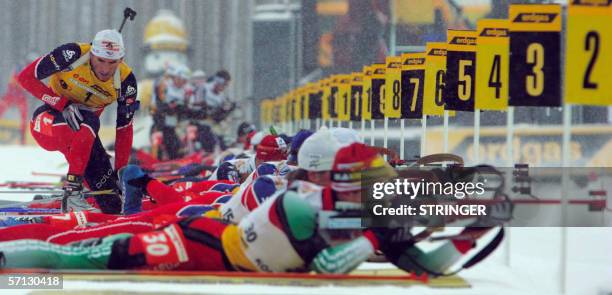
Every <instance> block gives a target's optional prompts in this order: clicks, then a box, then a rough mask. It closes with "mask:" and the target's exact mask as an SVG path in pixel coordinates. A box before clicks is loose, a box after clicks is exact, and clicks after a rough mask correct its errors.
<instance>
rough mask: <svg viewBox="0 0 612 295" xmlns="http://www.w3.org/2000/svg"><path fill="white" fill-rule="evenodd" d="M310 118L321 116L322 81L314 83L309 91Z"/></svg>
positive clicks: (314, 118)
mask: <svg viewBox="0 0 612 295" xmlns="http://www.w3.org/2000/svg"><path fill="white" fill-rule="evenodd" d="M308 118H310V119H311V120H316V119H320V118H321V81H317V82H314V83H312V85H311V87H310V91H308Z"/></svg>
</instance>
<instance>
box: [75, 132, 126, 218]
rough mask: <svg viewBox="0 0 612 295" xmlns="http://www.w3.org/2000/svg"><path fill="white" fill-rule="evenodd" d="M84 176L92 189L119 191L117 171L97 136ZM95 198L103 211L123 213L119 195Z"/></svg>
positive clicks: (97, 196)
mask: <svg viewBox="0 0 612 295" xmlns="http://www.w3.org/2000/svg"><path fill="white" fill-rule="evenodd" d="M81 130H82V128H81ZM84 178H85V181H86V182H87V184H88V185H89V187H90V189H91V190H95V191H97V190H109V189H110V190H115V191H119V188H118V187H117V173H116V172H115V170H114V169H113V166H112V165H111V162H110V157H109V156H108V154H107V153H106V150H105V149H104V146H102V142H101V141H100V139H99V138H96V140H95V141H94V143H93V146H92V148H91V155H90V156H89V161H88V163H87V168H86V169H85V175H84ZM95 199H96V202H97V203H98V205H99V206H100V209H101V210H102V212H103V213H107V214H119V213H121V203H122V202H121V197H120V196H119V195H117V194H111V195H96V196H95Z"/></svg>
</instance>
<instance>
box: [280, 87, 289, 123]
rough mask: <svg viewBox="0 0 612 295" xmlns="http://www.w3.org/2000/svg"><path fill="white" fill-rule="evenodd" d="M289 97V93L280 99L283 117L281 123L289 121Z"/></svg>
mask: <svg viewBox="0 0 612 295" xmlns="http://www.w3.org/2000/svg"><path fill="white" fill-rule="evenodd" d="M290 102H291V95H290V93H285V95H283V98H282V104H283V107H282V108H283V117H282V120H281V122H289V121H291V103H290Z"/></svg>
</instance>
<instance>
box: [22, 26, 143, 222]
mask: <svg viewBox="0 0 612 295" xmlns="http://www.w3.org/2000/svg"><path fill="white" fill-rule="evenodd" d="M124 55H125V48H124V45H123V38H122V36H121V34H120V33H118V32H117V31H116V30H104V31H101V32H98V33H97V34H96V36H95V38H94V40H93V42H92V43H91V45H90V44H85V43H68V44H64V45H61V46H59V47H57V48H56V49H54V50H53V51H51V52H50V53H48V54H46V55H44V56H42V57H40V58H38V59H36V60H35V61H34V62H33V63H31V64H30V65H28V66H27V67H25V68H24V69H23V70H22V71H21V73H20V74H19V76H18V80H19V83H20V84H21V86H22V87H23V88H25V89H26V90H27V91H29V92H30V93H31V94H32V95H33V96H34V97H36V98H38V99H40V100H41V101H43V102H44V105H42V106H40V107H39V108H38V109H37V110H36V111H35V112H34V115H33V117H32V121H30V131H31V133H32V136H33V137H34V139H35V140H36V142H38V144H39V145H40V146H41V147H42V148H44V149H46V150H49V151H60V152H61V153H62V154H64V156H65V157H66V160H67V161H68V175H67V182H66V183H65V185H64V196H65V198H64V199H65V201H64V202H63V205H64V209H65V211H69V210H68V209H72V210H80V209H89V205H88V204H87V203H86V202H84V199H83V198H82V194H81V191H82V189H83V180H84V181H85V182H86V184H87V186H88V187H89V188H90V189H91V190H109V189H110V190H115V191H117V192H118V191H119V188H118V187H117V184H116V183H117V174H116V171H118V170H119V169H120V168H121V167H123V166H125V165H126V164H127V162H128V159H129V155H130V150H131V148H132V135H133V130H132V118H133V116H134V113H135V111H136V110H137V109H138V107H139V103H138V101H137V100H136V94H137V86H136V78H135V77H134V74H133V73H132V70H131V69H130V67H128V65H127V64H126V63H125V62H124V61H123V57H124ZM47 78H48V79H49V85H46V84H45V83H43V82H42V80H43V79H47ZM114 102H117V121H116V142H115V147H116V148H115V167H114V169H113V166H112V165H111V162H110V160H109V156H108V155H107V154H106V151H105V149H104V147H103V146H102V143H101V141H100V138H99V137H98V131H99V129H100V119H99V116H100V114H101V113H102V112H103V111H104V108H105V107H106V106H108V105H110V104H112V103H114ZM96 202H97V203H98V205H99V207H100V209H101V210H102V212H104V213H109V214H118V213H120V212H121V198H120V196H119V195H118V194H112V195H99V196H96Z"/></svg>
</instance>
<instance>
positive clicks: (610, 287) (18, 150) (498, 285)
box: [0, 146, 612, 295]
mask: <svg viewBox="0 0 612 295" xmlns="http://www.w3.org/2000/svg"><path fill="white" fill-rule="evenodd" d="M63 163H64V159H63V156H62V155H61V154H59V153H52V152H46V151H44V150H42V149H40V148H38V147H29V146H28V147H22V146H0V182H3V181H8V180H24V181H25V180H32V181H57V178H55V177H39V176H36V177H34V176H32V175H31V173H32V172H33V171H35V172H58V173H65V172H66V170H67V167H66V166H65V165H63ZM0 199H3V200H14V201H19V200H28V199H30V197H29V196H27V195H6V194H0ZM608 219H610V216H608ZM561 232H562V229H560V228H512V229H510V234H509V240H510V242H509V243H505V244H504V246H503V247H500V248H499V249H498V250H497V251H496V252H495V253H494V254H493V256H492V257H490V258H489V259H487V260H486V261H485V262H483V263H481V264H479V265H476V266H475V267H474V268H473V269H469V270H466V271H464V272H461V273H460V275H461V276H462V277H463V278H465V279H466V280H467V281H468V282H469V283H470V284H471V285H472V287H471V288H467V289H433V288H428V287H420V286H419V287H410V288H400V287H393V286H384V287H359V288H356V287H338V286H328V287H284V286H282V287H281V286H278V287H274V286H262V285H231V284H214V285H201V284H181V285H180V286H177V284H171V283H133V282H121V283H117V282H108V283H104V282H86V281H65V282H64V288H65V289H66V290H82V291H94V290H109V291H115V292H125V293H132V292H133V293H136V292H138V293H142V292H152V293H183V294H185V293H203V294H295V295H297V294H373V293H377V294H483V295H484V294H496V295H501V294H559V293H560V277H561V276H560V275H561V273H560V262H561V257H560V254H561V236H562V235H561ZM567 242H568V243H567V256H566V257H565V261H566V262H567V273H566V274H567V276H566V287H567V289H566V290H567V291H566V294H576V295H583V294H597V295H604V294H606V295H608V294H612V228H611V227H608V228H568V229H567ZM508 244H509V257H510V260H509V261H510V263H509V265H506V263H505V261H506V254H507V252H506V249H505V247H506V246H507V245H508ZM364 267H372V265H365V266H364ZM16 291H17V292H16ZM77 292H78V293H80V292H79V291H77ZM26 293H27V291H26V290H0V294H26Z"/></svg>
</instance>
